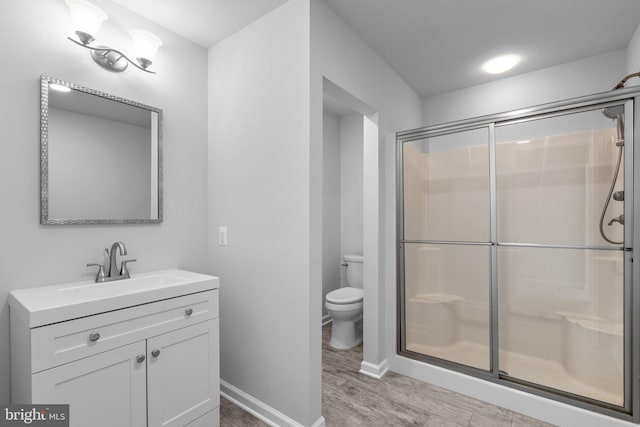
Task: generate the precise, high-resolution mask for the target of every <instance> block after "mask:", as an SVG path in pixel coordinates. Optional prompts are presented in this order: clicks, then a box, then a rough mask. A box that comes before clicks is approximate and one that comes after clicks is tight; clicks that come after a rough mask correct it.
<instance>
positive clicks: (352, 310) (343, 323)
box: [325, 255, 363, 350]
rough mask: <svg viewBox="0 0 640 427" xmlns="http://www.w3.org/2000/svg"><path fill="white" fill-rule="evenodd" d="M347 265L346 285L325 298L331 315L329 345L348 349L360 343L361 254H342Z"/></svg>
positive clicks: (361, 305) (361, 303)
mask: <svg viewBox="0 0 640 427" xmlns="http://www.w3.org/2000/svg"><path fill="white" fill-rule="evenodd" d="M343 259H344V261H345V264H346V265H347V286H345V287H342V288H339V289H336V290H333V291H331V292H329V293H328V294H327V296H326V299H325V307H326V308H327V313H328V314H329V317H331V320H332V323H331V339H330V340H329V345H330V346H331V347H333V348H336V349H341V350H345V349H349V348H352V347H355V346H356V345H358V344H360V343H362V307H363V302H362V296H363V292H362V263H363V259H362V256H359V255H351V256H349V255H346V256H344V258H343Z"/></svg>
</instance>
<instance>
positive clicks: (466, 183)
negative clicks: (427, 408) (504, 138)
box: [403, 127, 491, 371]
mask: <svg viewBox="0 0 640 427" xmlns="http://www.w3.org/2000/svg"><path fill="white" fill-rule="evenodd" d="M403 159H404V161H403V164H404V169H405V173H404V182H403V186H404V194H405V197H404V235H405V242H404V245H403V246H404V261H405V267H406V268H405V269H404V274H405V276H404V283H405V292H404V306H405V310H406V329H405V331H406V348H407V349H408V350H410V351H414V352H417V353H420V354H426V355H429V356H432V357H436V358H440V359H442V360H446V361H452V362H456V363H460V364H463V365H466V366H471V367H474V368H479V369H483V370H486V371H488V370H489V369H490V362H491V360H490V352H489V348H490V347H489V343H490V332H489V331H490V328H489V323H490V316H489V301H490V294H489V289H490V286H489V284H490V279H491V277H490V248H491V243H490V231H489V224H490V221H489V217H490V203H489V200H490V196H489V194H490V192H489V188H490V186H489V130H488V128H487V127H481V128H478V129H471V130H465V131H461V132H456V133H452V134H443V135H434V136H431V137H429V138H424V139H419V140H417V141H412V142H409V143H407V144H405V145H404V148H403Z"/></svg>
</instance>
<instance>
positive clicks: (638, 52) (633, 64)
mask: <svg viewBox="0 0 640 427" xmlns="http://www.w3.org/2000/svg"><path fill="white" fill-rule="evenodd" d="M639 71H640V25H638V28H636V32H635V33H634V34H633V37H631V40H630V41H629V45H628V46H627V74H633V73H637V72H639ZM637 85H640V77H634V78H632V79H629V80H628V81H627V84H626V85H625V87H629V86H637Z"/></svg>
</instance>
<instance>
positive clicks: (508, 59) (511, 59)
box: [482, 55, 520, 74]
mask: <svg viewBox="0 0 640 427" xmlns="http://www.w3.org/2000/svg"><path fill="white" fill-rule="evenodd" d="M518 62H520V56H518V55H502V56H497V57H495V58H492V59H490V60H488V61H487V62H485V63H484V64H482V69H483V70H484V71H486V72H487V73H491V74H500V73H504V72H506V71H509V70H510V69H512V68H513V67H515V66H516V64H517V63H518Z"/></svg>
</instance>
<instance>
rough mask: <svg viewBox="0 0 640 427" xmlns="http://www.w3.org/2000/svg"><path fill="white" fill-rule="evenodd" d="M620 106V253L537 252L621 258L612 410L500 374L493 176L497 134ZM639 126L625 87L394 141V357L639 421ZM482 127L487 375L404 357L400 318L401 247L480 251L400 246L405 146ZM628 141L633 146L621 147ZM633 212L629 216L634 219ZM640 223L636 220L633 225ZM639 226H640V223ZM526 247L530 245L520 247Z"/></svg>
mask: <svg viewBox="0 0 640 427" xmlns="http://www.w3.org/2000/svg"><path fill="white" fill-rule="evenodd" d="M621 104H622V105H624V107H625V124H626V126H625V134H624V140H625V145H624V191H625V205H624V215H625V228H624V247H623V248H619V247H603V246H561V245H538V246H540V247H551V248H565V249H582V250H589V249H598V250H602V249H606V250H623V251H624V261H623V263H624V264H623V265H624V274H623V281H624V292H623V295H624V301H623V305H624V337H623V340H624V405H623V406H617V405H613V404H608V403H605V402H600V401H597V400H594V399H591V398H587V397H584V396H579V395H575V394H572V393H569V392H563V391H561V390H557V389H553V388H551V387H548V386H543V385H540V384H534V383H529V382H526V381H523V380H518V379H517V378H512V377H509V376H507V375H503V374H501V373H500V370H499V350H500V347H499V341H498V340H499V331H498V280H497V250H498V246H499V244H498V241H497V229H496V226H497V213H496V210H497V195H496V170H495V166H496V164H495V149H496V147H495V146H496V142H495V128H496V127H499V126H505V125H509V124H514V123H519V122H524V121H530V120H539V119H541V118H549V117H554V116H563V115H568V114H573V113H577V112H581V111H587V110H593V109H595V108H600V107H606V106H611V105H621ZM636 124H638V125H640V87H631V88H627V89H620V90H616V91H611V92H604V93H598V94H594V95H589V96H584V97H580V98H573V99H568V100H565V101H560V102H554V103H549V104H543V105H539V106H535V107H530V108H525V109H520V110H515V111H510V112H505V113H499V114H492V115H486V116H480V117H475V118H471V119H467V120H460V121H455V122H449V123H444V124H440V125H434V126H428V127H423V128H418V129H412V130H407V131H403V132H398V133H397V134H396V227H397V229H396V249H397V260H396V265H397V300H396V302H397V307H396V308H397V310H396V312H397V329H396V338H397V340H396V341H397V353H398V354H399V355H400V356H404V357H408V358H411V359H415V360H419V361H423V362H426V363H429V364H433V365H437V366H440V367H444V368H447V369H451V370H453V371H457V372H461V373H465V374H468V375H471V376H474V377H477V378H481V379H485V380H487V381H491V382H494V383H497V384H500V385H503V386H507V387H510V388H514V389H518V390H521V391H525V392H528V393H531V394H534V395H538V396H542V397H546V398H549V399H552V400H556V401H560V402H562V403H567V404H570V405H573V406H577V407H580V408H583V409H587V410H590V411H594V412H597V413H601V414H604V415H608V416H612V417H615V418H620V419H623V420H627V421H633V422H639V421H640V377H639V375H640V268H635V269H634V268H633V260H634V258H635V259H638V255H639V254H640V252H639V251H640V226H639V227H635V226H634V225H635V223H636V221H635V219H636V218H638V217H640V195H639V194H637V193H639V192H640V173H634V171H635V170H638V171H640V150H634V146H635V145H636V144H640V132H634V131H635V129H634V128H635V125H636ZM479 128H487V129H488V131H489V141H488V155H489V194H490V215H489V219H490V226H489V238H490V241H489V243H487V244H486V245H489V246H490V247H491V248H490V252H491V253H490V260H491V261H490V262H491V266H490V282H489V283H490V296H489V298H490V307H489V313H490V314H489V315H490V319H489V327H490V361H491V363H490V369H489V371H485V370H482V369H479V368H474V367H470V366H466V365H462V364H459V363H456V362H452V361H448V360H445V359H440V358H436V357H433V356H427V355H424V354H420V353H416V352H411V351H407V350H406V340H405V338H406V323H405V322H406V311H405V304H404V302H405V292H404V280H405V274H404V244H405V243H425V244H455V245H485V244H484V243H480V242H455V241H430V240H405V239H404V188H403V185H404V184H403V171H404V168H403V144H404V143H406V142H412V141H418V140H422V139H425V138H429V137H435V136H441V135H447V134H453V133H458V132H461V131H466V130H473V129H479ZM628 141H631V142H632V143H627V142H628ZM634 212H635V215H634ZM639 221H640V220H639ZM638 224H640V222H638ZM500 246H514V247H515V246H519V244H517V243H502V244H501V245H500ZM526 246H528V247H531V246H536V245H532V244H526Z"/></svg>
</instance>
